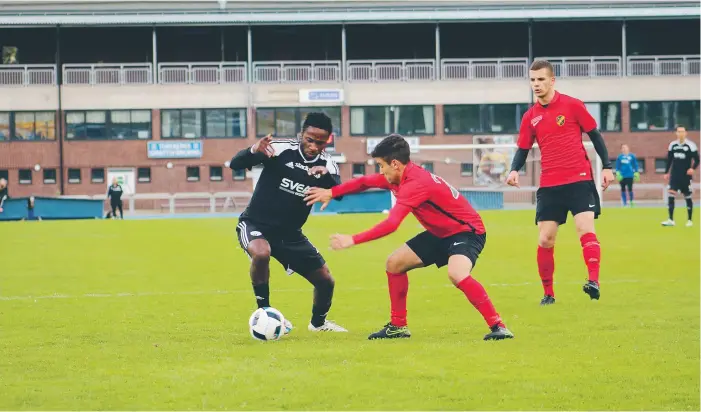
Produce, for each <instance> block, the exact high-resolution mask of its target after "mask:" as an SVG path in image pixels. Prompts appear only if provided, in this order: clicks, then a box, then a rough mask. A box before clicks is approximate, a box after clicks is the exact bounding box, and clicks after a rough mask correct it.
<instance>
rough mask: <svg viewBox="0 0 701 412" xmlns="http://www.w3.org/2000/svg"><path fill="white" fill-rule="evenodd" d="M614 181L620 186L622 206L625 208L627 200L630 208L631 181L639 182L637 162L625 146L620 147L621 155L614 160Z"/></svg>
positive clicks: (631, 199) (631, 203)
mask: <svg viewBox="0 0 701 412" xmlns="http://www.w3.org/2000/svg"><path fill="white" fill-rule="evenodd" d="M616 180H618V182H619V183H620V184H621V201H622V202H623V206H624V207H625V206H627V205H628V204H627V203H628V202H627V200H628V199H630V206H631V207H632V206H633V181H635V182H639V181H640V171H639V170H638V160H637V159H636V158H635V154H633V153H631V152H630V149H629V148H628V145H627V144H622V145H621V154H619V155H618V158H617V159H616ZM626 190H627V193H626ZM626 195H627V196H626Z"/></svg>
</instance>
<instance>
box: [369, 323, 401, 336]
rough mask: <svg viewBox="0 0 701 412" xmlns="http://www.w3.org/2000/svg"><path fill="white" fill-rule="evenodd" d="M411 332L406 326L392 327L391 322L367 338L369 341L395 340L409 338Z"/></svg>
mask: <svg viewBox="0 0 701 412" xmlns="http://www.w3.org/2000/svg"><path fill="white" fill-rule="evenodd" d="M410 337H411V332H409V328H408V327H406V326H394V325H392V322H389V323H387V324H386V325H385V326H384V327H383V328H382V329H380V330H379V331H377V332H375V333H373V334H371V335H370V336H368V339H369V340H374V339H397V338H410Z"/></svg>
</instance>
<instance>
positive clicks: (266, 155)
mask: <svg viewBox="0 0 701 412" xmlns="http://www.w3.org/2000/svg"><path fill="white" fill-rule="evenodd" d="M332 132H333V126H332V123H331V119H330V118H329V117H328V116H326V115H325V114H323V113H309V114H308V115H307V117H306V118H305V119H304V122H303V124H302V131H301V133H299V135H298V138H297V139H280V140H273V139H272V138H271V137H270V135H268V136H266V137H264V138H262V139H260V140H259V141H258V142H257V143H256V144H254V145H253V146H252V147H249V148H246V149H243V150H241V151H240V152H239V153H237V154H236V156H234V158H233V159H231V163H230V165H229V167H230V168H232V169H234V170H241V169H249V170H250V169H251V168H252V167H253V166H256V165H259V164H262V165H263V171H262V172H261V175H260V178H259V180H258V183H257V185H256V188H255V190H254V191H253V197H252V198H251V202H250V203H249V205H248V206H247V207H246V210H244V212H243V213H242V214H241V217H240V218H239V224H238V226H237V227H236V232H237V234H238V240H239V243H240V244H241V247H242V248H243V250H244V251H245V252H246V254H247V255H248V257H249V258H250V259H251V272H250V273H251V281H252V283H253V292H254V293H255V295H256V300H257V303H258V307H259V308H262V307H268V306H270V288H269V278H270V266H269V264H270V257H274V258H275V259H276V260H277V261H278V262H280V263H281V264H282V266H283V267H284V268H285V270H286V271H287V273H288V274H292V273H294V272H297V273H299V274H300V275H302V276H303V277H304V278H305V279H307V280H308V281H309V283H311V284H312V285H314V304H313V306H312V318H311V322H310V323H309V327H308V329H309V330H310V331H313V332H320V331H332V332H347V330H346V329H344V328H342V327H341V326H339V325H337V324H336V323H334V322H332V321H330V320H327V319H326V315H327V314H328V312H329V309H330V308H331V300H332V297H333V289H334V279H333V277H331V272H330V271H329V268H328V266H327V265H326V262H325V261H324V258H323V257H322V256H321V254H320V253H319V251H318V250H317V249H316V247H314V245H312V244H311V242H310V241H309V239H307V237H306V236H304V234H303V233H302V226H303V225H304V223H305V222H306V221H307V218H308V217H309V212H310V211H311V206H307V205H306V202H305V201H304V197H305V196H306V192H307V190H308V189H309V188H310V187H323V188H331V187H333V186H335V185H337V184H339V183H340V181H341V178H340V176H339V169H338V165H336V163H335V162H334V161H333V160H332V159H331V156H330V155H328V154H327V153H326V152H324V148H325V147H326V145H327V143H328V141H329V140H330V137H331V134H332ZM286 326H287V329H288V330H287V332H289V329H290V328H291V325H286Z"/></svg>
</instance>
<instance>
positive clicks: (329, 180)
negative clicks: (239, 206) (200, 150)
mask: <svg viewBox="0 0 701 412" xmlns="http://www.w3.org/2000/svg"><path fill="white" fill-rule="evenodd" d="M271 146H272V147H273V149H275V155H273V156H272V157H270V158H268V157H267V156H266V155H265V154H263V153H255V154H254V153H251V148H250V147H249V148H246V149H243V150H241V151H240V152H239V153H237V154H236V156H234V158H233V159H231V163H230V165H229V167H230V168H232V169H234V170H241V169H249V170H250V169H251V168H253V166H256V165H258V164H262V165H263V171H262V172H261V174H260V178H259V179H258V183H257V185H256V188H255V190H254V191H253V197H252V198H251V202H250V203H249V204H248V206H247V207H246V210H244V212H243V213H242V214H241V219H242V220H251V221H253V222H256V223H257V224H259V225H262V226H265V227H267V228H270V229H272V230H276V231H281V232H287V231H295V230H300V229H301V228H302V226H303V225H304V223H305V222H306V221H307V218H308V217H309V212H311V208H312V207H311V206H307V204H306V202H305V201H304V197H305V196H306V192H307V190H308V189H309V188H310V187H321V188H325V189H329V188H331V187H333V186H335V185H337V184H339V183H340V182H341V177H340V176H339V169H338V165H337V164H336V162H334V161H333V160H332V159H331V156H330V155H329V154H327V153H326V152H322V153H321V154H320V155H318V156H316V157H315V158H314V159H311V160H307V159H306V157H305V156H304V155H303V154H302V151H301V149H300V144H299V142H298V141H297V140H273V141H272V142H271ZM314 166H324V167H326V169H327V170H328V171H329V173H327V174H325V175H322V176H310V175H309V174H308V171H309V169H310V168H312V167H314Z"/></svg>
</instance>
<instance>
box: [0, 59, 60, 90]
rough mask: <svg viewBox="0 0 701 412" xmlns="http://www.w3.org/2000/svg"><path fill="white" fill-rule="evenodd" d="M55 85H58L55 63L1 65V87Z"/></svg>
mask: <svg viewBox="0 0 701 412" xmlns="http://www.w3.org/2000/svg"><path fill="white" fill-rule="evenodd" d="M53 85H56V66H55V65H53V64H27V65H18V64H2V65H0V87H12V86H14V87H28V86H53Z"/></svg>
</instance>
